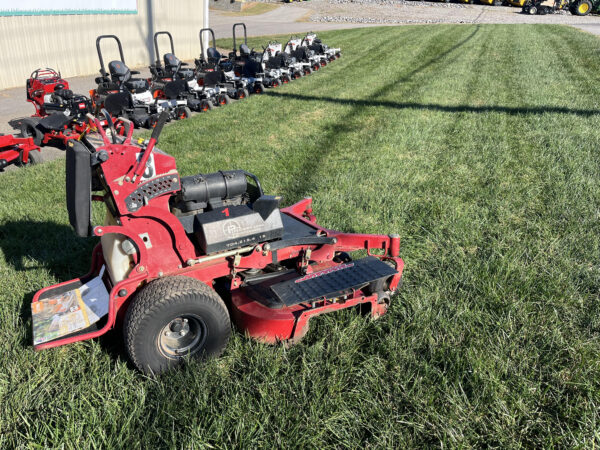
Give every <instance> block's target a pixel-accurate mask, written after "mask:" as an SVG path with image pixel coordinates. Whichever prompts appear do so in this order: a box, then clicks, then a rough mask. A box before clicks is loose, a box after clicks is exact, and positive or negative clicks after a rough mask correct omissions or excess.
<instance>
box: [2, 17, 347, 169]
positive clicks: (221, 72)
mask: <svg viewBox="0 0 600 450" xmlns="http://www.w3.org/2000/svg"><path fill="white" fill-rule="evenodd" d="M240 29H241V30H243V36H244V39H243V43H242V44H240V45H239V47H238V46H237V44H238V42H239V39H238V38H237V36H236V32H239V30H240ZM207 36H208V37H209V39H210V46H208V47H207V46H205V43H206V41H205V40H206V37H207ZM161 37H163V38H164V37H166V38H168V41H169V44H170V48H169V50H170V52H168V53H164V54H162V53H161V52H160V49H159V38H161ZM199 37H200V49H201V54H200V57H199V58H198V59H196V60H195V67H194V68H191V67H189V66H188V64H187V63H185V62H183V61H181V60H180V59H179V58H177V56H176V55H175V47H174V43H173V36H172V35H171V33H169V32H168V31H159V32H157V33H155V34H154V50H155V56H156V61H155V63H154V64H152V65H151V66H150V67H149V69H150V73H151V78H149V79H144V78H136V77H135V75H139V72H137V71H134V70H131V69H130V68H129V67H128V66H127V65H126V63H125V56H124V53H123V46H122V44H121V41H120V40H119V38H118V37H117V36H115V35H102V36H98V38H97V39H96V50H97V52H98V59H99V62H100V76H99V77H97V78H96V80H95V82H96V87H95V88H94V89H92V90H90V91H89V93H90V96H89V97H88V96H86V95H83V94H74V93H73V91H72V90H71V89H69V83H68V82H67V80H65V79H63V78H62V76H61V74H60V73H59V72H57V71H55V70H53V69H49V68H46V69H37V70H35V71H34V72H33V73H32V74H31V75H30V77H29V79H28V80H27V83H26V95H27V101H29V102H31V103H32V104H33V105H34V107H35V114H34V115H33V116H31V117H28V118H26V119H23V120H21V121H20V124H19V126H20V132H21V136H22V137H21V138H15V137H14V136H10V135H9V136H0V170H2V169H4V168H5V167H6V166H7V165H9V164H11V163H14V164H19V165H26V164H31V163H33V164H35V163H37V162H39V161H41V154H40V151H39V148H40V147H41V146H43V145H46V144H49V143H57V142H58V143H59V144H62V145H63V146H66V144H67V143H68V141H70V140H72V139H77V140H79V139H81V137H82V136H83V135H84V134H85V133H87V132H88V131H90V130H91V131H93V130H95V127H96V125H95V124H96V121H94V120H93V118H92V117H100V118H101V121H100V123H101V124H102V126H103V127H106V128H107V129H108V130H111V129H112V130H114V132H115V133H117V134H120V135H125V134H126V133H127V130H126V126H127V125H126V124H128V123H131V124H132V125H133V126H134V127H136V128H149V129H150V128H154V127H155V126H156V123H157V121H158V118H159V116H160V115H161V113H163V112H165V113H167V114H166V115H167V116H168V120H180V119H185V118H187V117H189V116H190V115H191V114H192V111H195V112H204V111H208V110H210V109H213V108H214V107H215V106H223V105H227V104H229V103H230V101H231V100H232V99H235V100H241V99H244V98H247V97H248V96H249V95H250V94H261V93H262V92H264V90H265V89H267V88H274V87H277V86H280V85H283V84H287V83H289V82H291V81H292V80H295V79H298V78H301V77H303V76H306V75H309V74H311V73H312V72H314V71H317V70H319V69H320V68H321V67H324V66H326V65H327V64H328V63H329V62H331V61H333V60H335V59H337V58H339V57H340V56H341V51H340V49H339V48H329V47H328V46H327V45H325V44H323V43H322V42H321V40H320V39H319V38H318V37H317V36H316V34H314V33H308V34H306V36H304V37H303V38H300V37H295V36H292V37H291V38H290V39H289V40H288V42H287V43H286V44H285V45H282V44H281V43H279V42H274V41H272V42H269V43H268V45H267V46H266V47H263V48H262V50H260V51H255V49H251V48H249V47H248V38H247V30H246V25H245V24H243V23H236V24H234V25H233V50H232V51H231V52H230V53H229V54H228V55H226V56H225V55H222V54H221V53H220V52H219V51H218V50H217V48H216V41H215V34H214V31H213V30H212V29H210V28H203V29H202V30H200V33H199ZM106 41H113V42H114V43H115V44H116V47H117V49H118V53H119V60H114V61H110V62H109V63H108V64H105V59H104V55H103V52H102V48H101V44H102V43H103V42H106ZM120 118H124V119H126V120H125V121H123V120H121V119H120ZM109 121H110V123H109Z"/></svg>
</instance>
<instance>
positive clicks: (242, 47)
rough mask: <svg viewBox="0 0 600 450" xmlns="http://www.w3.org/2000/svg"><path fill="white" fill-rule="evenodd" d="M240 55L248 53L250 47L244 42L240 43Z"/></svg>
mask: <svg viewBox="0 0 600 450" xmlns="http://www.w3.org/2000/svg"><path fill="white" fill-rule="evenodd" d="M240 55H242V56H248V55H250V47H248V46H247V45H246V44H242V45H240Z"/></svg>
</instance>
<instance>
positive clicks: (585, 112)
mask: <svg viewBox="0 0 600 450" xmlns="http://www.w3.org/2000/svg"><path fill="white" fill-rule="evenodd" d="M264 95H268V96H271V97H282V98H292V99H294V100H304V101H322V102H330V103H336V104H338V105H343V106H356V107H369V106H379V107H385V108H392V109H414V110H423V111H440V112H449V113H460V112H467V113H489V112H497V113H503V114H508V115H538V114H546V113H550V114H568V115H575V116H581V117H592V116H597V115H600V109H575V108H566V107H560V106H532V107H511V106H495V105H490V106H472V105H440V104H435V103H429V104H428V103H416V102H390V101H384V100H356V99H345V98H334V97H322V96H316V95H302V94H292V93H286V92H281V91H279V92H275V91H266V92H265V93H264Z"/></svg>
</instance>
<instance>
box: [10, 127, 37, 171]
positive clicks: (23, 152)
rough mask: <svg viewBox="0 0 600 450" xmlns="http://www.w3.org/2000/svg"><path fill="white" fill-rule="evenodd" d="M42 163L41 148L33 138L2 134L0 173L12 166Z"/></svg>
mask: <svg viewBox="0 0 600 450" xmlns="http://www.w3.org/2000/svg"><path fill="white" fill-rule="evenodd" d="M41 162H42V154H41V153H40V148H39V147H38V146H37V145H35V144H34V143H33V138H16V137H14V136H13V135H11V134H9V135H4V134H0V172H2V171H3V170H4V168H5V167H6V166H8V165H10V164H17V165H27V164H39V163H41Z"/></svg>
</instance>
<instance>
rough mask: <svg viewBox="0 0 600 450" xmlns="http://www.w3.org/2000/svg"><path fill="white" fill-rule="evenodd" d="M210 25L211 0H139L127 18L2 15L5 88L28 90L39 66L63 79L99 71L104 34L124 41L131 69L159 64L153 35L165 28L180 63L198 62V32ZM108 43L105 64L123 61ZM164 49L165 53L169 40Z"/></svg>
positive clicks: (0, 59) (1, 82)
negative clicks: (99, 42) (98, 46)
mask: <svg viewBox="0 0 600 450" xmlns="http://www.w3.org/2000/svg"><path fill="white" fill-rule="evenodd" d="M22 1H23V0H22ZM25 2H26V0H24V3H25ZM11 3H13V2H12V1H11ZM14 3H15V4H18V2H16V1H15V2H14ZM134 5H135V3H134ZM205 26H208V0H137V11H135V6H134V10H133V11H129V12H128V13H126V14H118V13H117V14H114V13H108V14H103V13H101V12H100V13H98V12H97V11H96V12H94V13H91V14H86V13H81V11H79V12H78V13H77V14H68V13H64V12H63V13H61V14H52V13H49V14H46V13H44V12H41V13H36V14H33V15H1V13H0V89H6V88H11V87H21V86H23V88H24V86H25V80H26V79H27V78H28V77H29V75H30V74H31V72H33V71H34V70H35V69H37V68H39V67H51V68H54V69H57V70H60V71H61V72H62V75H63V76H64V77H72V76H78V75H90V74H95V73H98V70H99V63H98V56H97V53H96V37H97V36H98V35H101V34H115V35H117V36H118V37H119V38H120V39H121V42H122V43H123V52H124V54H125V62H126V64H127V65H128V66H129V67H140V66H147V65H149V63H150V62H152V61H153V60H154V48H153V43H152V36H153V34H154V32H156V31H162V30H166V31H170V32H171V34H172V35H173V40H174V42H175V50H176V52H177V56H178V57H179V58H180V59H193V58H195V57H198V55H199V54H200V43H199V40H198V32H199V31H200V29H201V28H203V27H205ZM161 42H163V41H161ZM106 44H107V45H106V49H105V47H104V46H103V51H104V52H105V60H106V61H111V60H113V59H118V50H117V48H116V45H114V46H113V45H109V44H112V42H110V43H109V42H107V43H106ZM163 45H164V48H165V51H166V49H167V45H168V42H167V40H165V41H164V44H163ZM161 51H162V48H161Z"/></svg>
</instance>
